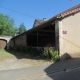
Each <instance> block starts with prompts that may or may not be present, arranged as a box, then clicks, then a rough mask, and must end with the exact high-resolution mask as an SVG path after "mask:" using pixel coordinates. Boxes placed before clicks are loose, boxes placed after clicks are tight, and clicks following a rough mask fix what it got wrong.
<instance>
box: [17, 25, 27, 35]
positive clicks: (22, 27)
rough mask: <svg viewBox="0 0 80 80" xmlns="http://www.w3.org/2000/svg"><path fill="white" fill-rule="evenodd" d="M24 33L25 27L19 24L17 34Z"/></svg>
mask: <svg viewBox="0 0 80 80" xmlns="http://www.w3.org/2000/svg"><path fill="white" fill-rule="evenodd" d="M25 31H26V27H25V26H24V23H21V24H20V26H19V32H18V33H19V34H21V33H23V32H25Z"/></svg>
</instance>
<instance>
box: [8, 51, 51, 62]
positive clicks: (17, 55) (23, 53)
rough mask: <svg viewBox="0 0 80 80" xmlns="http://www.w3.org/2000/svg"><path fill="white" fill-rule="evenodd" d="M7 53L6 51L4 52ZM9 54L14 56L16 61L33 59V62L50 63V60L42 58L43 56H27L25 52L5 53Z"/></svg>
mask: <svg viewBox="0 0 80 80" xmlns="http://www.w3.org/2000/svg"><path fill="white" fill-rule="evenodd" d="M6 51H7V50H6ZM7 52H9V53H10V54H12V55H14V56H15V57H16V58H17V59H23V58H25V59H33V60H45V61H50V59H47V58H45V57H43V55H40V54H39V55H35V56H33V55H30V54H27V53H25V52H15V51H10V50H9V51H7Z"/></svg>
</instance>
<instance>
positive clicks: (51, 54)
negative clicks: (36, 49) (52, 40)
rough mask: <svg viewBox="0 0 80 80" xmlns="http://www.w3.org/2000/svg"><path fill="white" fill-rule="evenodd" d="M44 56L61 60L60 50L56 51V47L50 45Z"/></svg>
mask: <svg viewBox="0 0 80 80" xmlns="http://www.w3.org/2000/svg"><path fill="white" fill-rule="evenodd" d="M43 54H44V56H45V57H47V58H51V60H54V61H58V60H59V58H60V57H59V55H58V51H56V50H55V49H54V48H52V47H50V48H49V49H47V50H45V51H44V53H43Z"/></svg>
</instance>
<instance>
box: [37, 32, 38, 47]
mask: <svg viewBox="0 0 80 80" xmlns="http://www.w3.org/2000/svg"><path fill="white" fill-rule="evenodd" d="M37 46H38V31H37Z"/></svg>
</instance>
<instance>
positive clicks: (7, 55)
mask: <svg viewBox="0 0 80 80" xmlns="http://www.w3.org/2000/svg"><path fill="white" fill-rule="evenodd" d="M13 57H14V55H12V54H11V53H9V52H7V51H5V50H3V49H2V50H0V61H1V60H4V59H5V58H13Z"/></svg>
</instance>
